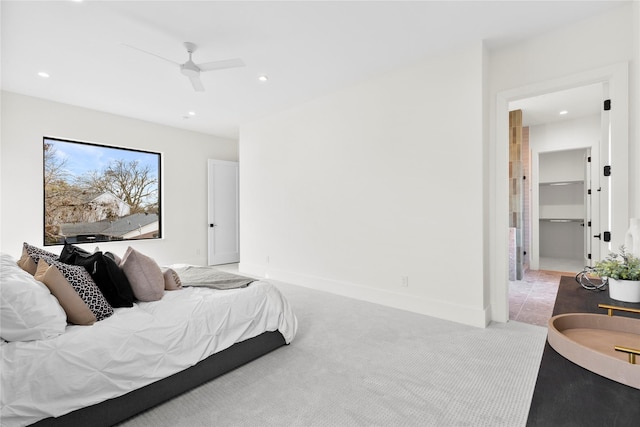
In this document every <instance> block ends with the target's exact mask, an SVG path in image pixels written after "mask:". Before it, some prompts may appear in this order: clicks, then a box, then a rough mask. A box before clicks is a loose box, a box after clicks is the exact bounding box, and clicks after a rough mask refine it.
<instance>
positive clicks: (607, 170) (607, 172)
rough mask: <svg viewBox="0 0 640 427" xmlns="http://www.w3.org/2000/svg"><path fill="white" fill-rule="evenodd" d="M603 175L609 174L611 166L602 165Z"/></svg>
mask: <svg viewBox="0 0 640 427" xmlns="http://www.w3.org/2000/svg"><path fill="white" fill-rule="evenodd" d="M604 176H611V166H608V165H607V166H605V167H604Z"/></svg>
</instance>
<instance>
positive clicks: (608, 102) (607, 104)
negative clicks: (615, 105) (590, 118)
mask: <svg viewBox="0 0 640 427" xmlns="http://www.w3.org/2000/svg"><path fill="white" fill-rule="evenodd" d="M609 110H611V100H610V99H605V101H604V111H609Z"/></svg>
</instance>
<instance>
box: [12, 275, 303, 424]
mask: <svg viewBox="0 0 640 427" xmlns="http://www.w3.org/2000/svg"><path fill="white" fill-rule="evenodd" d="M296 329H297V320H296V317H295V315H294V314H293V312H292V311H291V307H290V306H289V303H288V302H287V300H286V299H285V298H284V297H283V296H282V295H281V294H280V292H279V291H278V290H277V289H276V288H275V287H274V286H273V285H271V284H269V283H266V282H261V281H258V282H253V283H252V284H251V285H249V286H248V287H247V288H243V289H233V290H225V291H216V290H212V289H206V288H195V287H187V288H184V289H182V290H178V291H167V292H165V295H164V297H163V298H162V299H161V300H160V301H155V302H146V303H138V304H135V305H134V307H133V308H118V309H115V314H114V315H113V316H111V317H109V318H107V319H105V320H103V321H100V322H97V323H96V324H94V325H92V326H68V327H67V330H66V332H65V333H64V334H62V335H60V336H58V337H56V338H53V339H49V340H41V341H30V342H12V343H6V342H3V343H2V347H1V351H2V366H1V373H0V375H1V384H0V394H1V401H2V402H1V403H2V407H1V412H0V420H1V422H2V426H17V425H26V424H30V423H34V422H36V421H38V420H40V419H42V418H47V417H51V416H54V417H55V416H60V415H63V414H66V413H68V412H71V411H73V410H76V409H79V408H82V407H85V406H88V405H93V404H95V403H98V402H102V401H104V400H106V399H110V398H113V397H117V396H120V395H123V394H125V393H127V392H129V391H131V390H134V389H137V388H140V387H143V386H145V385H147V384H150V383H152V382H154V381H157V380H159V379H162V378H165V377H167V376H169V375H172V374H174V373H177V372H179V371H182V370H184V369H186V368H188V367H189V366H192V365H195V364H196V363H197V362H199V361H200V360H202V359H205V358H206V357H208V356H210V355H211V354H213V353H217V352H219V351H221V350H224V349H226V348H228V347H230V346H231V345H233V344H234V343H237V342H240V341H243V340H246V339H248V338H252V337H254V336H257V335H259V334H261V333H262V332H265V331H275V330H278V331H280V333H282V335H283V336H284V339H285V341H286V342H287V343H289V342H291V340H292V339H293V338H294V336H295V333H296Z"/></svg>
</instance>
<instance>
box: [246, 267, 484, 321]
mask: <svg viewBox="0 0 640 427" xmlns="http://www.w3.org/2000/svg"><path fill="white" fill-rule="evenodd" d="M238 271H240V272H241V273H244V274H248V275H251V276H258V277H264V278H266V279H267V280H268V279H273V280H279V281H282V282H286V283H291V284H295V285H297V286H302V287H305V288H309V289H314V290H318V291H323V292H329V293H331V294H335V295H340V296H343V297H347V298H353V299H356V300H360V301H367V302H371V303H374V304H380V305H384V306H388V307H394V308H398V309H401V310H406V311H411V312H413V313H418V314H424V315H427V316H432V317H437V318H440V319H445V320H451V321H454V322H457V323H463V324H466V325H470V326H475V327H479V328H484V327H486V326H487V325H488V324H489V321H490V314H491V313H490V311H489V308H488V307H485V308H484V309H483V310H478V309H477V308H474V307H469V306H464V305H457V304H452V303H450V302H447V301H440V300H434V299H430V298H424V297H422V296H416V295H407V294H400V293H396V292H393V291H389V290H385V289H372V288H370V287H366V286H362V285H358V284H355V283H349V282H344V281H339V280H333V279H327V278H324V277H318V276H311V275H307V274H302V273H297V272H291V271H286V270H279V269H274V268H271V267H268V268H267V267H265V266H262V265H257V264H247V263H243V262H241V263H240V264H239V266H238Z"/></svg>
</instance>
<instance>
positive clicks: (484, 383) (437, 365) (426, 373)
mask: <svg viewBox="0 0 640 427" xmlns="http://www.w3.org/2000/svg"><path fill="white" fill-rule="evenodd" d="M273 283H274V284H276V285H277V286H278V288H279V289H280V290H281V291H282V292H283V293H284V294H285V295H286V297H287V298H288V299H289V300H290V302H291V304H292V307H293V309H294V311H295V312H296V315H297V316H298V320H299V331H298V335H297V337H296V339H295V340H294V341H293V343H292V344H291V345H289V346H286V347H282V348H280V349H278V350H276V351H274V352H272V353H270V354H268V355H266V356H264V357H262V358H260V359H258V360H255V361H253V362H251V363H249V364H247V365H245V366H243V367H241V368H239V369H237V370H235V371H233V372H231V373H229V374H226V375H224V376H222V377H220V378H218V379H216V380H214V381H212V382H209V383H207V384H205V385H203V386H201V387H199V388H197V389H194V390H192V391H190V392H188V393H185V394H184V395H182V396H180V397H178V398H176V399H173V400H171V401H169V402H167V403H165V404H163V405H160V406H158V407H156V408H154V409H152V410H149V411H147V412H145V413H143V414H141V415H139V416H137V417H135V418H132V419H130V420H128V421H126V422H125V423H123V424H122V425H123V426H126V427H138V426H167V427H169V426H172V427H173V426H400V425H402V426H492V427H493V426H509V427H512V426H524V425H525V423H526V420H527V414H528V411H529V405H530V403H531V397H532V394H533V389H534V386H535V381H536V375H537V372H538V367H539V364H540V358H541V354H542V350H543V347H544V343H545V340H546V328H543V327H539V326H534V325H528V324H524V323H519V322H514V321H510V322H509V323H506V324H497V323H494V324H491V325H490V326H489V327H488V328H486V329H480V328H474V327H470V326H464V325H460V324H457V323H452V322H448V321H444V320H439V319H435V318H431V317H427V316H422V315H419V314H413V313H409V312H405V311H401V310H396V309H392V308H388V307H383V306H379V305H375V304H370V303H366V302H362V301H356V300H352V299H348V298H343V297H340V296H335V295H332V294H328V293H324V292H318V291H314V290H309V289H306V288H302V287H298V286H293V285H288V284H284V283H279V282H273Z"/></svg>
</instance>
